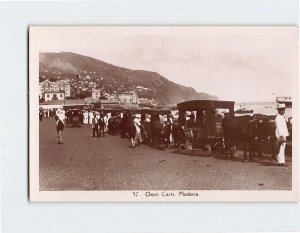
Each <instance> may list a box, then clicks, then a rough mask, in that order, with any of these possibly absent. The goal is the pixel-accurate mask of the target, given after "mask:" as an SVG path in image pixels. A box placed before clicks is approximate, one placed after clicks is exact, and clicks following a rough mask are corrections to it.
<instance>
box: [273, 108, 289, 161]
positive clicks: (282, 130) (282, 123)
mask: <svg viewBox="0 0 300 233" xmlns="http://www.w3.org/2000/svg"><path fill="white" fill-rule="evenodd" d="M277 111H278V114H277V116H276V118H275V126H276V129H275V135H276V139H277V141H276V143H277V146H278V154H277V163H278V165H279V166H285V146H286V137H287V136H289V132H288V128H287V124H286V119H285V117H284V113H285V104H277Z"/></svg>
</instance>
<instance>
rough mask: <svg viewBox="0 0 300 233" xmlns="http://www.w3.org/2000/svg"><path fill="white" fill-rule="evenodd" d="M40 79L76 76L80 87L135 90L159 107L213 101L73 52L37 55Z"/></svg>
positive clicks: (156, 78)
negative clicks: (199, 100) (206, 100)
mask: <svg viewBox="0 0 300 233" xmlns="http://www.w3.org/2000/svg"><path fill="white" fill-rule="evenodd" d="M39 65H40V77H41V78H42V79H53V78H58V77H60V78H70V79H73V78H75V75H76V74H80V77H81V78H80V87H81V88H85V87H86V88H90V87H91V85H94V86H98V87H101V86H102V87H103V86H104V87H106V88H107V89H108V91H109V92H110V93H116V94H118V93H121V92H126V91H129V90H136V91H137V93H138V95H139V97H144V98H154V99H157V100H158V101H159V102H160V103H161V104H177V103H179V102H182V101H187V100H193V99H217V97H216V96H210V95H208V94H206V93H197V92H196V91H195V90H194V89H193V88H191V87H185V86H182V85H179V84H177V83H174V82H172V81H169V80H168V79H166V78H165V77H162V76H161V75H159V74H158V73H155V72H150V71H144V70H130V69H125V68H121V67H117V66H114V65H111V64H108V63H105V62H103V61H100V60H97V59H94V58H91V57H86V56H82V55H79V54H75V53H69V52H62V53H40V63H39Z"/></svg>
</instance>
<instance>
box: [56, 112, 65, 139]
mask: <svg viewBox="0 0 300 233" xmlns="http://www.w3.org/2000/svg"><path fill="white" fill-rule="evenodd" d="M55 120H56V131H57V144H63V137H62V132H63V130H64V127H65V125H64V123H63V121H62V120H61V119H60V118H59V117H58V116H55Z"/></svg>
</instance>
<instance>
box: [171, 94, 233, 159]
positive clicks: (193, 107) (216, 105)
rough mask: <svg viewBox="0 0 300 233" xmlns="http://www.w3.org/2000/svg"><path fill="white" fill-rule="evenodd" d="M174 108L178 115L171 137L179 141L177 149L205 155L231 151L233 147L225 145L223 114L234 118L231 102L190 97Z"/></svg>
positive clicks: (181, 151) (186, 152)
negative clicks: (190, 98)
mask: <svg viewBox="0 0 300 233" xmlns="http://www.w3.org/2000/svg"><path fill="white" fill-rule="evenodd" d="M177 108H178V110H179V118H178V125H177V126H176V127H175V128H174V139H175V141H178V144H179V151H180V153H184V154H195V155H206V156H209V155H210V154H212V153H233V152H231V151H230V150H232V148H230V147H228V146H227V147H226V145H225V140H224V137H223V129H222V120H223V117H222V114H227V115H229V116H230V117H232V118H234V102H232V101H216V100H192V101H187V102H182V103H179V104H178V105H177ZM218 111H219V112H218ZM220 111H221V112H220ZM187 118H189V119H187Z"/></svg>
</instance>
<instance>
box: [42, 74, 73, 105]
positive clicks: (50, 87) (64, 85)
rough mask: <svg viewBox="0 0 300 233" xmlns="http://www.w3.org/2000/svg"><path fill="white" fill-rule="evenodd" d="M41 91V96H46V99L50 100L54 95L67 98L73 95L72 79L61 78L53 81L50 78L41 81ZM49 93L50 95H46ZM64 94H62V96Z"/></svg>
mask: <svg viewBox="0 0 300 233" xmlns="http://www.w3.org/2000/svg"><path fill="white" fill-rule="evenodd" d="M39 87H40V92H39V97H40V99H41V98H44V99H45V101H49V100H46V99H49V98H51V100H52V98H53V97H54V98H56V97H57V99H59V98H63V99H64V98H66V97H71V96H72V86H71V82H70V80H59V81H57V82H51V81H49V80H48V79H47V80H45V81H43V82H40V83H39ZM46 93H47V95H48V96H45V94H46ZM61 95H62V96H61Z"/></svg>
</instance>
